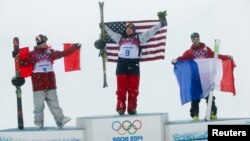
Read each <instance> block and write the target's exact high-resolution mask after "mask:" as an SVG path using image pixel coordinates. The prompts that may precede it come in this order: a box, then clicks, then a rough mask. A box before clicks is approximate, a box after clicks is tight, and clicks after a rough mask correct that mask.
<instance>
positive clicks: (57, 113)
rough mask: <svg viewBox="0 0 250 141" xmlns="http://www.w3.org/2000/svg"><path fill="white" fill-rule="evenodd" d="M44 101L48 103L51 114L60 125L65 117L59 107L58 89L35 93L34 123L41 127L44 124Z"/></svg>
mask: <svg viewBox="0 0 250 141" xmlns="http://www.w3.org/2000/svg"><path fill="white" fill-rule="evenodd" d="M44 101H46V103H47V105H48V107H49V110H50V112H51V113H52V115H53V116H54V119H55V121H56V124H57V125H60V124H61V122H62V120H63V118H64V115H63V112H62V109H61V108H60V106H59V102H58V98H57V92H56V89H52V90H43V91H34V92H33V103H34V123H35V124H36V125H37V124H38V125H39V124H43V122H44V108H45V106H44Z"/></svg>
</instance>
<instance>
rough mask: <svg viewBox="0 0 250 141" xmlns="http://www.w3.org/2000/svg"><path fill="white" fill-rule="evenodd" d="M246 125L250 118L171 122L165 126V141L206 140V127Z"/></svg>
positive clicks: (249, 122)
mask: <svg viewBox="0 0 250 141" xmlns="http://www.w3.org/2000/svg"><path fill="white" fill-rule="evenodd" d="M227 124H228V125H229V124H231V125H248V124H250V118H224V119H218V120H213V121H204V120H201V121H199V122H195V121H193V120H183V121H172V122H169V123H167V124H166V125H165V135H166V141H190V140H199V141H200V140H207V138H208V131H207V130H208V125H227Z"/></svg>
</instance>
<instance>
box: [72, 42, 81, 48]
mask: <svg viewBox="0 0 250 141" xmlns="http://www.w3.org/2000/svg"><path fill="white" fill-rule="evenodd" d="M74 46H75V47H76V48H81V46H82V45H81V44H80V43H76V44H74Z"/></svg>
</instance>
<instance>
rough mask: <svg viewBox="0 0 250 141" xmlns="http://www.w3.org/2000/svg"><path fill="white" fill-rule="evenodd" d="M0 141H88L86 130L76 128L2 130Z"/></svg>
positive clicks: (0, 131)
mask: <svg viewBox="0 0 250 141" xmlns="http://www.w3.org/2000/svg"><path fill="white" fill-rule="evenodd" d="M0 141H87V140H86V137H85V130H84V129H80V128H75V127H72V128H71V127H64V128H62V129H58V128H56V127H44V128H43V129H37V128H35V127H27V128H24V129H23V130H19V129H17V128H15V129H7V130H0Z"/></svg>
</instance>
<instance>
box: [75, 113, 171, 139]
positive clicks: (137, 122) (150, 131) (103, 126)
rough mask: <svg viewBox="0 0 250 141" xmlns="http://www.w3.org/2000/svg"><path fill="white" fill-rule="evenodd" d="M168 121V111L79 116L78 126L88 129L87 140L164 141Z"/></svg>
mask: <svg viewBox="0 0 250 141" xmlns="http://www.w3.org/2000/svg"><path fill="white" fill-rule="evenodd" d="M167 122H168V114H167V113H150V114H137V115H133V116H129V115H124V116H118V115H115V116H90V117H78V118H77V119H76V126H77V128H84V129H86V139H87V141H164V139H165V135H164V125H165V123H167Z"/></svg>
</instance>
